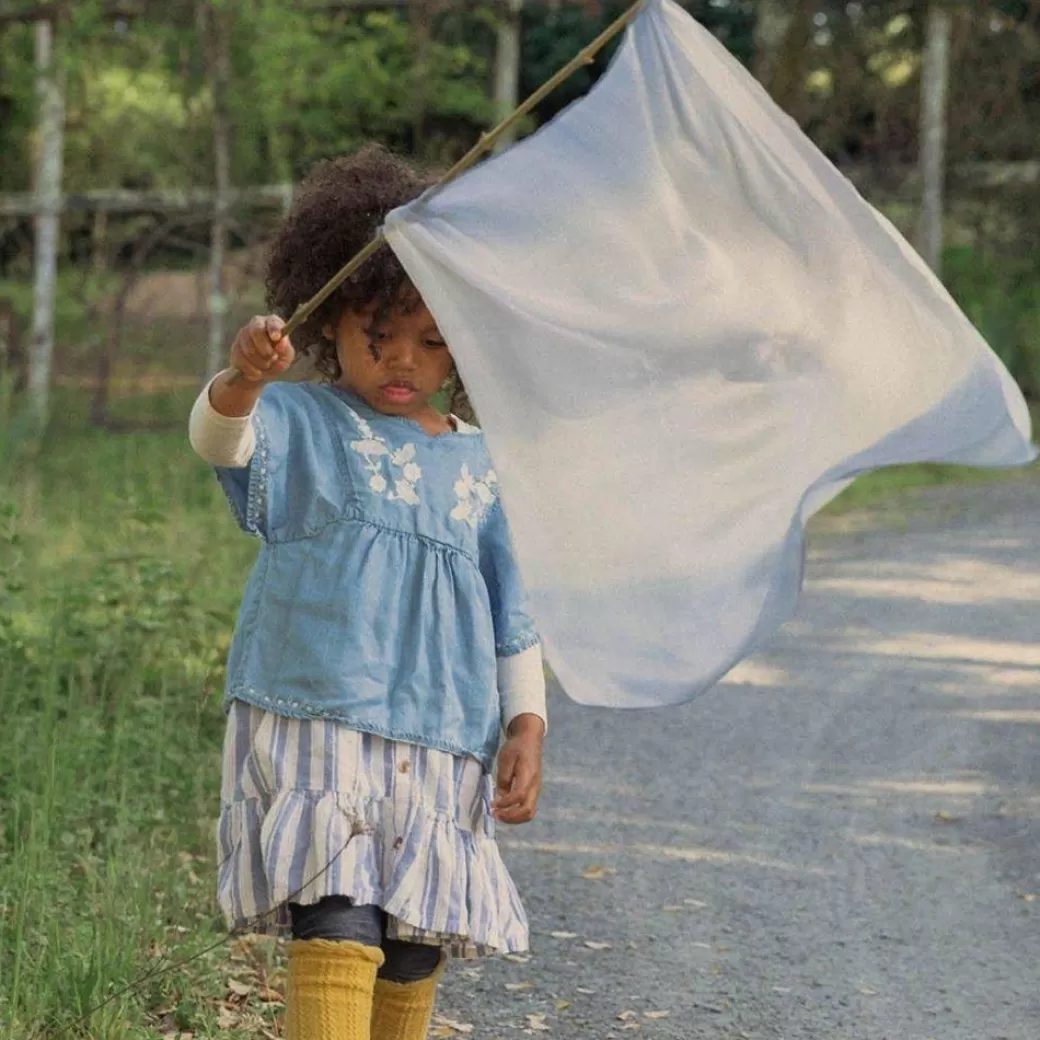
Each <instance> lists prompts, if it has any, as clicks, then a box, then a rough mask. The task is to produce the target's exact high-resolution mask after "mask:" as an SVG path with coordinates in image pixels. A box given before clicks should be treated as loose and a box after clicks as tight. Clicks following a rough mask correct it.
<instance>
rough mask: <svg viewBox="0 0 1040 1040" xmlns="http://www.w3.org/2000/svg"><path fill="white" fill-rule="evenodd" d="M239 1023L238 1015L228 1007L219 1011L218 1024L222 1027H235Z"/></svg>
mask: <svg viewBox="0 0 1040 1040" xmlns="http://www.w3.org/2000/svg"><path fill="white" fill-rule="evenodd" d="M236 1025H238V1015H236V1014H235V1013H234V1012H233V1011H230V1010H229V1009H228V1008H226V1007H222V1008H220V1009H219V1010H218V1011H217V1026H218V1028H220V1029H233V1028H234V1027H235V1026H236Z"/></svg>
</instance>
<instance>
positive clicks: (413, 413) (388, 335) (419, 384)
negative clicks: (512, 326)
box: [326, 304, 452, 417]
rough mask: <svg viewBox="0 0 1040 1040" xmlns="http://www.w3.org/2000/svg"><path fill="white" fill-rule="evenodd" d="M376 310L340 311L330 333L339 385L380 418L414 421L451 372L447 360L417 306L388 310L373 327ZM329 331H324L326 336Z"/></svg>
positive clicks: (429, 318)
mask: <svg viewBox="0 0 1040 1040" xmlns="http://www.w3.org/2000/svg"><path fill="white" fill-rule="evenodd" d="M375 316H376V307H375V306H370V307H368V308H366V309H365V310H364V311H361V312H360V313H358V312H354V311H346V312H344V314H343V315H342V317H341V318H340V321H339V326H338V327H337V328H336V330H335V339H336V352H337V354H338V356H339V364H340V368H341V369H342V370H343V375H342V377H341V378H340V381H339V383H340V385H341V386H343V387H344V388H345V389H348V390H352V391H353V392H354V393H356V394H357V395H358V396H359V397H362V398H363V399H364V400H365V401H366V402H368V404H370V405H371V406H372V407H373V408H374V409H375V410H376V411H377V412H383V413H384V414H385V415H400V416H406V417H418V416H421V415H423V414H424V413H429V412H431V411H433V407H432V405H431V404H430V398H431V397H433V395H434V394H436V393H437V391H438V390H440V388H441V387H442V386H443V385H444V381H445V380H446V379H447V378H448V376H449V375H450V374H451V370H452V360H451V354H450V353H449V352H448V345H447V344H446V343H445V342H444V337H443V336H441V334H440V330H439V329H438V328H437V324H436V322H434V320H433V316H432V315H431V314H430V312H429V310H427V308H426V307H425V306H424V305H422V304H420V305H419V306H418V307H416V308H415V309H414V310H413V311H411V312H410V313H407V314H405V313H402V312H400V311H391V312H390V313H388V314H386V316H385V317H384V318H383V319H382V321H381V322H379V323H378V325H377V324H376V323H375ZM331 332H332V329H331V328H329V329H327V330H326V334H329V333H331Z"/></svg>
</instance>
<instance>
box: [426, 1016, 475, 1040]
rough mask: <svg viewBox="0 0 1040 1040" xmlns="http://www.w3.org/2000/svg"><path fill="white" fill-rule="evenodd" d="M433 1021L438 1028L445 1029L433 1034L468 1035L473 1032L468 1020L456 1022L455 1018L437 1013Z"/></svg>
mask: <svg viewBox="0 0 1040 1040" xmlns="http://www.w3.org/2000/svg"><path fill="white" fill-rule="evenodd" d="M433 1021H434V1023H435V1024H436V1026H437V1028H438V1029H442V1030H445V1032H441V1033H435V1034H434V1035H435V1036H455V1035H460V1036H468V1035H469V1034H470V1033H472V1032H473V1026H471V1025H470V1024H469V1022H456V1021H455V1019H453V1018H445V1017H444V1016H443V1015H437V1016H436V1017H435V1018H434V1020H433Z"/></svg>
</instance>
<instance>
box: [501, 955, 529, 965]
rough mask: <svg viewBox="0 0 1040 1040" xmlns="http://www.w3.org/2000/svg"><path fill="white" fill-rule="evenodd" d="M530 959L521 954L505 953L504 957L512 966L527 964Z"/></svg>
mask: <svg viewBox="0 0 1040 1040" xmlns="http://www.w3.org/2000/svg"><path fill="white" fill-rule="evenodd" d="M530 959H531V958H530V957H523V956H521V955H520V954H519V953H504V954H503V955H502V960H504V961H509V962H510V963H512V964H527V963H528V961H530Z"/></svg>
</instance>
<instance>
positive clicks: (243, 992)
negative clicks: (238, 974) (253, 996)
mask: <svg viewBox="0 0 1040 1040" xmlns="http://www.w3.org/2000/svg"><path fill="white" fill-rule="evenodd" d="M227 988H228V989H229V990H230V991H231V992H232V993H234V995H235V996H236V997H248V996H249V994H250V993H252V992H253V987H252V986H250V985H249V983H248V982H239V981H238V979H228V984H227Z"/></svg>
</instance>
